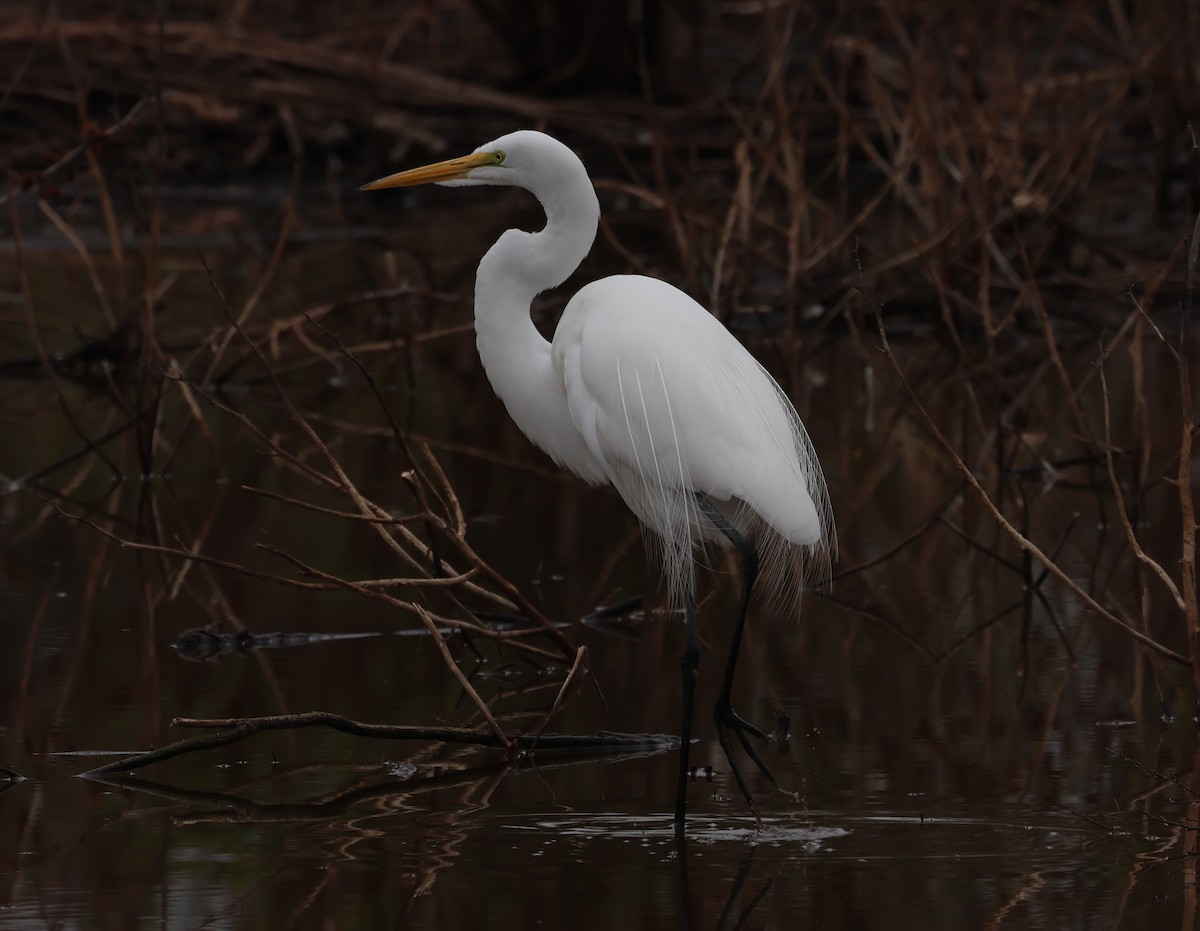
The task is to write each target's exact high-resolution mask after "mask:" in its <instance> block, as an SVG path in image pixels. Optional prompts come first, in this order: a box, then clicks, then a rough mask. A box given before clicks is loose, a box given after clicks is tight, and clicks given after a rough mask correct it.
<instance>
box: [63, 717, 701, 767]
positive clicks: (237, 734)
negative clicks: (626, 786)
mask: <svg viewBox="0 0 1200 931" xmlns="http://www.w3.org/2000/svg"><path fill="white" fill-rule="evenodd" d="M171 726H172V727H186V728H193V729H209V728H212V729H219V728H228V730H223V731H221V733H217V734H206V735H204V736H203V737H190V738H188V739H186V740H180V741H176V742H175V743H172V744H168V745H167V746H165V747H158V748H156V749H154V750H148V751H146V752H145V753H137V754H134V755H133V756H128V757H125V758H124V759H121V760H117V761H115V762H113V763H107V764H105V765H104V766H98V767H96V768H95V769H91V770H88V771H87V772H85V773H80V774H79V775H81V776H87V777H92V776H104V775H109V774H112V773H126V772H130V771H132V770H135V769H140V768H142V767H143V766H149V765H150V764H151V763H161V762H162V761H163V760H169V759H172V758H173V757H177V756H182V755H183V754H186V753H194V752H195V751H197V750H209V749H212V748H214V747H225V746H228V745H229V744H234V743H238V742H239V741H242V740H245V739H246V738H247V737H249V736H251V735H252V734H257V733H260V732H263V731H278V730H292V729H295V728H302V727H330V728H333V729H334V730H336V731H341V732H342V733H344V734H353V735H355V736H357V737H372V738H375V739H379V740H422V741H435V742H439V743H452V744H466V745H468V746H475V747H485V748H489V749H502V750H505V751H507V752H511V751H513V750H517V751H532V750H533V749H534V748H536V749H538V750H566V751H579V752H584V751H589V750H602V749H613V750H618V749H619V750H634V749H643V750H644V749H661V750H670V749H673V748H675V747H677V746H679V738H678V737H674V736H672V735H669V734H620V733H614V732H611V731H601V732H599V733H597V734H506V733H504V732H501V733H499V734H497V733H496V732H494V731H491V730H473V729H471V728H466V727H419V726H416V725H407V724H367V723H364V722H361V721H354V720H352V719H350V718H346V717H343V716H342V715H340V714H332V713H330V712H328V711H308V712H304V713H301V714H280V715H267V716H265V717H258V718H213V719H198V718H174V719H172V721H171Z"/></svg>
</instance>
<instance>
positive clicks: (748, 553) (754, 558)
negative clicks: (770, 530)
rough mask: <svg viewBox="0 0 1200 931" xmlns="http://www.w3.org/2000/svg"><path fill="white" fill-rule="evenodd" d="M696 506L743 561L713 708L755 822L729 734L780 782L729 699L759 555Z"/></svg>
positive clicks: (704, 504) (718, 516) (705, 504)
mask: <svg viewBox="0 0 1200 931" xmlns="http://www.w3.org/2000/svg"><path fill="white" fill-rule="evenodd" d="M696 502H697V503H698V504H699V505H700V510H701V511H703V512H704V516H705V517H707V518H708V519H709V520H710V521H712V522H713V525H714V526H715V527H716V528H717V529H718V530H720V531H721V533H723V534H724V535H725V537H726V539H728V540H729V542H730V543H732V544H733V548H734V549H736V550H737V552H738V555H739V556H740V557H741V560H742V594H741V598H739V599H738V614H737V621H736V622H735V623H734V625H733V638H732V641H731V642H730V645H729V658H728V659H727V660H726V661H725V677H724V678H723V679H722V680H721V691H720V693H719V694H718V695H717V704H716V706H715V707H714V708H713V718H714V719H715V720H716V724H717V739H718V740H720V742H721V748H722V749H723V750H724V751H725V756H726V758H727V759H728V760H729V766H730V768H731V769H732V770H733V776H734V779H735V781H736V782H737V786H738V789H740V790H741V793H742V795H743V796H744V797H745V799H746V803H747V804H748V805H749V806H750V810H751V811H752V812H754V816H755V817H756V818H757V817H758V809H757V808H756V807H755V805H754V799H753V798H752V797H751V795H750V788H749V786H747V785H746V779H745V777H744V776H743V775H742V770H741V767H740V766H738V763H737V760H736V759H735V757H734V754H733V742H732V741H731V740H730V731H731V730H732V731H733V732H734V733H735V734H737V737H738V742H739V743H741V745H742V747H743V749H744V750H745V751H746V754H747V756H749V757H750V759H752V760H753V761H754V763H755V765H756V766H758V768H759V769H760V770H761V771H762V773H763V775H764V776H766V777H767V778H768V779H769V780H770V781H771V784H772V785H773V786H775V787H776V788H778V787H779V782H778V780H777V779H776V778H775V774H774V773H772V772H771V769H770V767H769V766H767V764H766V763H765V762H764V761H763V759H762V757H761V756H759V754H758V751H757V750H756V749H755V748H754V745H753V744H751V743H750V741H749V739H747V737H746V735H747V734H752V735H753V736H755V737H757V738H759V739H760V740H764V741H765V740H766V739H767V735H766V734H764V733H763V732H762V731H761V730H760V729H759V728H757V727H755V726H754V725H753V724H751V723H750V722H749V721H747V720H746V719H745V718H743V717H742V716H741V715H739V714H738V713H737V712H736V711H734V710H733V708H732V706H731V700H730V696H731V694H732V692H733V676H734V673H735V672H736V671H737V661H738V652H739V651H740V650H741V648H742V631H743V629H744V628H745V626H746V611H747V609H748V608H749V607H750V595H751V593H752V592H753V590H754V582H755V581H756V580H757V578H758V552H757V551H756V550H755V549H754V546H753V544H751V542H750V541H749V540H747V539H746V538H745V537H744V536H742V534H741V533H740V532H739V531H738V530H737V528H735V527H734V526H733V524H731V523H729V521H728V519H727V518H726V517H725V515H724V514H722V513H721V512H720V511H718V510H717V509H716V507H714V506H713V503H712V502H711V501H709V500H708V498H707V497H706V496H705V495H703V494H700V493H699V492H697V493H696Z"/></svg>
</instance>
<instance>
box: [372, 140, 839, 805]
mask: <svg viewBox="0 0 1200 931" xmlns="http://www.w3.org/2000/svg"><path fill="white" fill-rule="evenodd" d="M427 182H434V183H439V184H445V185H450V186H466V185H477V184H502V185H516V186H518V187H522V188H525V189H526V190H528V191H530V192H532V193H533V194H534V196H535V197H537V199H538V200H539V201H540V202H541V204H542V206H543V208H544V209H545V211H546V226H545V228H544V229H542V230H541V231H540V232H535V233H527V232H522V231H519V230H508V231H507V232H505V233H504V234H503V235H502V236H501V237H500V238H499V240H497V242H496V243H495V245H493V246H492V248H491V249H489V250H488V252H487V254H486V255H485V256H484V257H483V260H482V261H481V262H480V264H479V272H478V275H477V277H476V284H475V329H476V337H477V340H476V341H477V345H478V348H479V355H480V358H481V360H482V362H483V365H484V368H485V370H486V371H487V375H488V379H489V380H490V381H491V383H492V386H493V387H494V388H495V391H496V394H497V395H498V396H499V397H500V399H501V400H502V401H503V402H504V405H505V407H506V408H507V409H508V412H509V414H510V415H511V416H512V418H513V420H514V421H516V423H517V426H518V427H520V428H521V430H522V431H523V432H524V433H525V435H526V436H528V437H529V439H530V440H532V441H533V442H534V443H535V444H537V445H538V446H539V447H541V448H542V449H543V450H545V452H547V453H548V454H549V455H550V456H551V457H552V458H553V459H554V460H555V461H556V462H558V463H559V464H561V465H563V466H565V467H566V468H568V469H570V470H571V471H573V472H574V473H576V474H577V475H579V476H580V477H581V478H583V479H585V480H587V481H589V482H593V483H601V482H608V483H611V484H612V485H613V486H614V487H615V488H616V489H617V491H618V492H619V493H620V495H621V497H622V498H623V499H624V500H625V503H626V504H628V505H629V507H630V509H631V510H632V511H633V512H634V513H635V514H636V515H637V516H638V518H639V519H640V520H641V521H642V523H643V524H644V525H645V526H646V527H647V528H649V530H651V531H652V532H653V534H654V536H655V538H656V539H657V541H658V544H659V547H660V550H661V555H662V562H663V568H664V572H665V574H666V576H667V579H668V581H669V583H670V587H671V591H672V593H673V595H675V596H676V598H677V600H678V601H680V602H683V603H685V605H687V606H689V608H690V603H691V590H692V584H693V580H692V576H693V566H694V548H695V545H696V543H697V542H699V541H704V540H717V541H720V542H722V543H733V545H735V546H738V548H739V549H740V550H743V557H744V559H747V558H748V559H749V562H747V564H746V570H747V579H746V596H747V597H748V594H749V589H750V586H751V585H752V584H753V580H754V578H755V575H756V568H757V559H758V558H761V559H762V561H763V567H764V570H765V572H766V574H767V577H768V579H770V580H771V581H772V583H773V585H772V590H773V593H774V594H775V595H776V596H777V597H780V598H783V599H785V600H791V599H793V598H795V597H796V596H797V595H798V592H799V590H800V588H801V585H802V583H803V581H804V579H805V577H806V576H807V578H809V579H810V580H812V581H816V582H818V583H823V582H825V581H827V580H828V577H829V571H830V562H831V556H832V554H833V552H834V550H835V547H836V544H835V540H834V531H833V521H832V511H831V508H830V504H829V496H828V494H827V492H826V488H825V481H824V478H823V477H822V474H821V467H820V464H819V463H818V461H817V457H816V454H815V453H814V451H813V448H812V444H811V443H810V441H809V439H808V435H807V433H806V432H805V430H804V426H803V425H802V424H801V422H800V418H799V417H798V416H797V415H796V411H795V409H794V408H793V407H792V405H791V403H790V402H789V401H788V399H787V398H786V396H785V395H784V393H783V392H782V391H781V390H780V388H779V386H778V385H777V384H776V383H775V381H774V380H773V379H772V378H771V376H770V375H769V374H767V372H766V370H765V369H764V368H763V367H762V366H761V365H759V364H758V362H757V361H755V359H754V357H753V356H751V355H750V353H749V352H748V351H747V350H746V349H745V347H743V346H742V345H741V344H740V343H739V342H738V341H737V340H736V339H735V338H734V337H733V336H732V335H731V334H730V333H729V331H728V330H726V329H725V327H724V326H722V325H721V323H720V322H719V321H718V320H717V319H716V318H715V317H713V316H712V315H711V314H709V313H708V312H707V311H706V310H705V309H704V308H703V307H701V306H700V305H699V304H697V303H696V302H695V301H694V300H692V299H691V298H690V297H688V296H687V295H686V294H684V293H683V292H682V291H680V290H679V289H678V288H675V287H673V286H671V285H669V284H667V283H666V282H663V281H659V280H657V279H654V278H646V277H643V276H640V275H617V276H613V277H610V278H603V279H601V280H599V281H595V282H592V283H591V284H588V285H586V286H584V287H583V288H581V289H580V290H579V292H578V293H577V294H576V295H575V296H574V297H573V298H572V299H571V300H570V302H569V303H568V304H567V307H566V310H565V311H564V312H563V316H562V319H561V320H560V321H559V324H558V327H557V329H556V331H555V334H554V341H553V343H548V342H546V340H545V339H544V338H543V337H542V336H541V334H540V333H538V331H537V328H536V327H535V326H534V325H533V322H532V321H531V320H530V317H529V308H530V304H531V303H532V301H533V299H534V298H535V297H536V296H537V295H538V294H539V293H541V292H542V291H545V290H547V289H548V288H552V287H555V286H557V285H559V284H561V283H562V282H563V281H564V280H565V279H566V277H567V276H568V275H569V274H570V273H571V272H572V271H574V270H575V269H576V268H577V267H578V266H579V263H580V262H582V261H583V259H584V257H585V256H586V255H587V253H588V251H589V250H590V249H591V247H592V243H593V241H594V239H595V236H596V229H597V225H598V223H599V217H600V207H599V202H598V201H597V199H596V194H595V190H594V189H593V187H592V184H591V181H590V180H589V178H588V175H587V172H586V170H585V169H584V167H583V163H582V162H580V160H579V158H578V157H577V156H576V155H575V154H574V153H573V152H572V151H571V150H570V149H568V148H567V147H566V146H564V145H563V144H562V143H560V142H558V141H557V140H555V139H553V138H551V137H550V136H547V135H544V134H543V133H538V132H530V131H521V132H515V133H511V134H509V135H507V136H503V137H501V138H499V139H497V140H495V141H494V142H489V143H487V144H486V145H483V146H480V147H479V148H478V149H477V150H476V151H475V152H474V153H472V154H471V155H468V156H466V157H464V158H459V159H451V160H448V161H445V162H439V163H437V164H435V165H430V166H426V167H424V168H417V169H413V170H411V171H406V172H401V173H399V174H396V175H391V176H389V177H387V178H383V179H381V180H379V181H376V182H374V183H372V184H370V185H367V186H366V187H367V188H368V189H378V188H387V187H398V186H405V185H411V184H422V183H427ZM698 495H702V496H705V498H706V499H707V501H704V500H702V499H701V498H699V497H698ZM709 502H711V506H709V507H708V509H707V510H706V505H708V503H709ZM714 509H715V510H714ZM721 523H725V526H724V527H721V526H720V524H721ZM731 531H732V534H731ZM738 535H740V536H741V537H743V538H745V539H743V540H741V541H740V542H739V540H738V539H735V537H737V536H738ZM747 541H748V542H749V543H750V544H752V545H753V550H754V551H755V552H754V553H749V554H748V553H747V552H745V551H744V550H745V549H746V547H745V544H746V542H747ZM751 562H752V563H754V565H750V563H751ZM744 601H745V598H743V606H742V612H741V614H740V615H739V618H738V626H737V629H736V634H735V645H734V647H733V648H732V649H731V654H730V661H729V665H728V667H727V673H726V685H725V687H724V690H723V694H722V698H721V700H719V702H718V707H717V721H718V733H719V734H720V735H721V738H722V744H723V745H724V746H725V750H726V753H727V754H730V757H729V759H730V763H731V764H732V765H733V767H734V772H735V775H737V777H738V782H739V786H740V787H741V788H742V791H743V792H744V793H745V794H746V797H747V799H748V800H750V795H749V792H748V789H747V788H746V786H745V783H744V781H743V780H742V778H741V774H740V771H739V770H738V769H737V764H736V762H735V761H734V759H733V757H732V755H731V747H730V745H729V744H728V736H727V733H726V730H722V728H723V727H724V728H726V729H728V728H730V727H736V728H740V729H741V730H742V731H748V732H750V733H756V734H758V736H762V735H761V732H758V731H757V729H756V728H753V727H752V726H751V725H748V724H747V723H746V722H744V721H742V720H741V719H740V718H738V717H737V716H736V715H734V714H733V713H732V711H731V710H730V709H729V706H728V692H729V688H730V686H731V683H732V678H733V667H734V664H735V663H736V656H737V649H736V639H738V638H740V631H741V624H742V621H743V620H744V607H745V605H744ZM694 624H695V619H694V616H693V615H692V613H691V612H690V610H689V650H691V651H692V652H693V653H694V652H695V650H696V647H695V643H694V640H695V633H694ZM688 655H689V654H688V653H686V652H685V663H684V677H685V707H686V710H685V717H684V735H685V743H686V738H687V735H688V734H689V733H690V720H691V709H690V692H688V690H687V683H688V674H689V673H688V659H687V657H688ZM694 672H695V662H694V661H693V663H692V666H691V673H692V677H693V678H692V682H693V683H694ZM722 703H723V704H722ZM739 736H741V734H739ZM743 743H745V739H744V737H743ZM747 749H748V750H749V747H748V746H747ZM751 755H752V756H755V760H756V762H758V763H759V765H760V767H761V768H763V770H764V772H767V774H768V775H770V774H769V771H768V770H766V767H765V764H763V763H762V761H761V760H759V759H758V758H757V756H756V755H755V754H753V752H751ZM686 760H687V755H686V746H685V753H684V755H683V763H682V766H683V767H684V768H686ZM771 778H772V780H773V779H774V777H773V776H772V777H771ZM680 780H681V785H680V800H679V801H678V803H677V804H678V806H679V807H678V808H677V815H676V817H677V824H679V825H680V827H681V826H682V817H683V815H682V806H683V801H682V796H684V795H685V794H686V786H685V785H684V775H683V770H682V769H681V776H680ZM751 805H752V806H753V802H752V800H751Z"/></svg>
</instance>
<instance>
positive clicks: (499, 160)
mask: <svg viewBox="0 0 1200 931" xmlns="http://www.w3.org/2000/svg"><path fill="white" fill-rule="evenodd" d="M492 158H494V159H495V160H496V164H497V165H503V164H504V158H505V156H504V153H503V152H493V153H492Z"/></svg>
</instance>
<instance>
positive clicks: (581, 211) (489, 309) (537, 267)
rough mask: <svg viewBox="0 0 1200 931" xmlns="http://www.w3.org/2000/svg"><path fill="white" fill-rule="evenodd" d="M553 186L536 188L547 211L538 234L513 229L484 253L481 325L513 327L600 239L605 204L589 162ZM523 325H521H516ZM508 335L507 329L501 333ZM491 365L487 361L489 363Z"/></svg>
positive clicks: (478, 292)
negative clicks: (599, 197) (589, 172)
mask: <svg viewBox="0 0 1200 931" xmlns="http://www.w3.org/2000/svg"><path fill="white" fill-rule="evenodd" d="M555 180H558V181H560V182H566V183H558V184H555V185H553V187H552V189H550V190H545V191H539V190H533V189H532V188H531V189H530V190H531V191H532V193H533V194H534V196H535V197H537V199H538V200H539V201H540V202H541V204H542V209H543V210H545V211H546V225H545V227H544V228H543V229H542V230H541V231H540V232H537V233H526V232H523V231H521V230H508V231H507V232H505V233H504V235H502V236H501V237H500V238H499V239H498V240H496V242H495V244H494V245H493V246H492V248H490V249H489V250H488V251H487V254H486V255H484V257H483V260H482V261H481V262H480V263H479V271H478V273H477V275H476V278H475V326H476V330H478V331H481V332H482V330H483V329H488V330H490V329H491V328H492V326H493V325H496V326H497V327H503V328H504V330H507V329H508V328H509V327H512V326H514V325H515V324H516V323H517V322H518V321H517V320H515V319H512V318H514V317H517V316H523V317H525V318H526V320H528V316H529V307H530V305H531V304H532V303H533V299H534V298H535V297H537V295H538V294H540V293H541V292H542V291H545V290H547V289H549V288H553V287H556V286H557V285H560V284H562V283H563V282H564V281H566V280H567V277H568V276H569V275H570V274H571V272H573V271H575V269H577V268H578V267H579V263H580V262H582V261H583V260H584V258H585V257H586V256H587V254H588V252H589V251H590V250H591V248H592V243H593V242H594V241H595V239H596V228H597V226H598V225H599V222H600V203H599V201H597V200H596V192H595V190H594V189H593V188H592V183H591V181H590V180H589V179H588V176H587V174H586V173H585V172H584V171H583V167H582V166H580V167H579V171H578V172H577V173H576V172H572V173H570V174H568V175H567V176H566V177H565V178H562V179H555ZM514 329H519V327H514ZM496 335H497V336H500V337H502V336H503V333H497V334H496ZM485 364H486V363H485Z"/></svg>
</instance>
